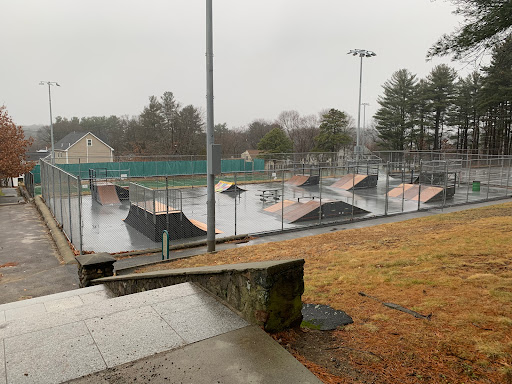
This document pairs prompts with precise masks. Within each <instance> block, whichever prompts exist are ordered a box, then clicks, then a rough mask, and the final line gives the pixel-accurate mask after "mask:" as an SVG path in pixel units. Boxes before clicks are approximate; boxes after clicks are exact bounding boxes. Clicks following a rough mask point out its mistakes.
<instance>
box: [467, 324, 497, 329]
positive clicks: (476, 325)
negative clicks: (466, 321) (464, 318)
mask: <svg viewBox="0 0 512 384" xmlns="http://www.w3.org/2000/svg"><path fill="white" fill-rule="evenodd" d="M471 325H473V326H474V327H477V328H480V329H483V330H484V331H494V329H491V328H484V327H482V326H480V325H478V324H476V323H471Z"/></svg>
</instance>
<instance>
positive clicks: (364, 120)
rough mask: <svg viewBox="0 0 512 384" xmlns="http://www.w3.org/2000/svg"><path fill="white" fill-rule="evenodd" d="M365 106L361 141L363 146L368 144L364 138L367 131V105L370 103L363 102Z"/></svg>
mask: <svg viewBox="0 0 512 384" xmlns="http://www.w3.org/2000/svg"><path fill="white" fill-rule="evenodd" d="M361 105H362V106H363V134H362V135H361V136H362V138H361V142H362V143H363V147H364V146H365V145H366V144H365V139H364V135H365V133H366V107H369V106H370V104H369V103H362V104H361Z"/></svg>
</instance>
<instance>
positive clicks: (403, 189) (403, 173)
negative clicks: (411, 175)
mask: <svg viewBox="0 0 512 384" xmlns="http://www.w3.org/2000/svg"><path fill="white" fill-rule="evenodd" d="M404 204H405V163H402V212H403V211H404Z"/></svg>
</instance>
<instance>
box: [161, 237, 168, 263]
mask: <svg viewBox="0 0 512 384" xmlns="http://www.w3.org/2000/svg"><path fill="white" fill-rule="evenodd" d="M162 260H169V232H167V231H164V232H163V233H162Z"/></svg>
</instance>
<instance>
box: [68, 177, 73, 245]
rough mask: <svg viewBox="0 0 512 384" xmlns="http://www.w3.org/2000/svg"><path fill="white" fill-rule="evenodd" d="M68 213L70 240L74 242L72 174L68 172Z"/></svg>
mask: <svg viewBox="0 0 512 384" xmlns="http://www.w3.org/2000/svg"><path fill="white" fill-rule="evenodd" d="M68 209H69V211H68V213H69V241H71V244H73V222H72V221H71V217H72V216H73V214H72V213H71V175H69V174H68Z"/></svg>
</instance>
